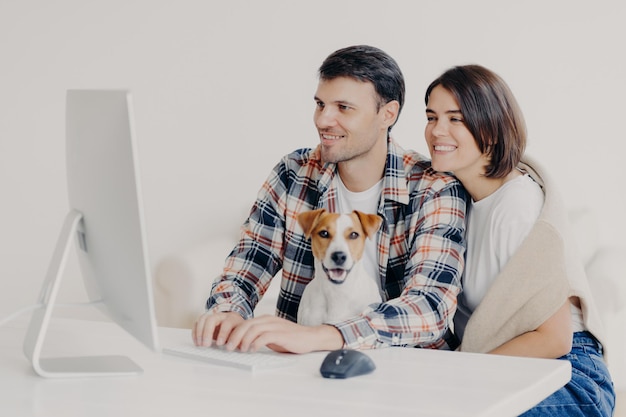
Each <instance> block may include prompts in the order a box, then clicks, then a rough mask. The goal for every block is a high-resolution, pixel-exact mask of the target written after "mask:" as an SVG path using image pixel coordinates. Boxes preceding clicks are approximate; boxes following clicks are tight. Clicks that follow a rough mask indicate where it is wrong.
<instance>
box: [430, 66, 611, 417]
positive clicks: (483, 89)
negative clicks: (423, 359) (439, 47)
mask: <svg viewBox="0 0 626 417" xmlns="http://www.w3.org/2000/svg"><path fill="white" fill-rule="evenodd" d="M425 101H426V117H427V119H428V122H427V125H426V129H425V136H426V142H427V144H428V147H429V151H430V155H431V159H432V167H433V168H434V169H435V170H437V171H448V172H452V173H454V175H455V176H456V177H457V178H458V179H459V180H460V181H461V182H462V183H463V185H464V186H465V188H466V189H467V191H468V193H469V194H470V196H471V198H472V201H471V204H470V205H469V207H470V208H469V212H468V220H467V221H468V226H467V245H468V248H467V259H466V266H465V273H464V276H463V292H462V294H461V295H460V297H459V306H458V311H457V314H456V316H455V332H456V334H457V335H458V337H459V339H460V340H461V347H460V349H461V350H464V351H470V352H489V353H494V354H504V355H514V356H532V357H543V358H560V359H563V360H569V361H570V362H571V365H572V378H571V380H570V382H569V383H568V384H567V385H566V386H565V387H563V388H562V389H560V390H559V391H557V392H556V393H554V394H553V395H551V396H550V397H548V398H547V399H545V400H544V401H542V402H541V403H540V404H538V405H537V406H536V407H534V408H533V409H531V410H529V411H528V412H527V413H526V414H524V415H529V416H530V415H542V416H545V415H550V416H561V415H563V416H577V415H580V416H592V415H594V416H595V415H597V416H610V415H612V413H613V407H614V404H615V393H614V391H613V383H612V381H611V377H610V375H609V373H608V369H607V368H606V365H605V363H604V360H603V347H602V344H601V343H600V340H601V338H602V325H601V323H600V322H599V318H598V314H597V312H596V310H595V306H594V304H593V300H592V298H591V295H590V290H589V287H588V283H587V278H586V276H585V273H584V270H583V268H582V265H581V264H580V262H579V261H578V257H577V256H576V254H575V253H573V252H572V248H570V246H569V245H570V243H571V242H572V239H571V238H570V237H569V235H568V233H569V232H568V230H567V224H566V216H567V214H566V211H565V209H564V207H563V206H562V203H561V200H560V198H559V196H558V195H557V191H556V190H555V188H554V185H553V184H552V182H551V180H550V179H549V178H548V177H547V176H546V174H545V172H544V171H543V170H542V169H541V168H540V167H539V166H538V165H537V164H536V163H534V162H530V161H529V160H526V158H524V161H523V162H522V161H521V159H522V155H523V153H524V149H525V145H526V128H525V123H524V119H523V116H522V113H521V111H520V109H519V107H518V105H517V102H516V100H515V98H514V96H513V94H512V93H511V91H510V90H509V88H508V86H507V85H506V83H505V82H504V81H503V80H502V79H501V78H500V77H499V76H498V75H496V74H494V73H493V72H491V71H490V70H488V69H486V68H484V67H481V66H478V65H467V66H459V67H454V68H451V69H449V70H448V71H446V72H445V73H443V74H442V75H441V76H440V77H439V78H437V79H436V80H435V81H433V82H432V83H431V84H430V86H429V87H428V89H427V91H426V97H425Z"/></svg>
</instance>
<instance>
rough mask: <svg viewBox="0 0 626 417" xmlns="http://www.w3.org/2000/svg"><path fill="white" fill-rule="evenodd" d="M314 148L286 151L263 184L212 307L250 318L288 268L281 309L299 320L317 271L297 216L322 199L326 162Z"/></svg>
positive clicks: (216, 284) (213, 294)
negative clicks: (302, 301) (320, 186)
mask: <svg viewBox="0 0 626 417" xmlns="http://www.w3.org/2000/svg"><path fill="white" fill-rule="evenodd" d="M310 152H311V150H310V149H301V150H298V151H295V152H293V153H292V154H290V155H287V156H285V157H284V158H283V159H282V160H281V161H280V162H279V163H278V164H277V165H276V166H275V167H274V169H273V170H272V172H271V173H270V175H269V176H268V178H267V179H266V181H265V182H264V183H263V186H262V187H261V189H260V190H259V193H258V195H257V198H256V201H255V203H254V205H253V207H252V209H251V212H250V215H249V217H248V219H247V220H246V222H245V223H244V224H243V226H242V228H241V237H240V239H239V242H238V244H237V245H236V246H235V248H234V249H233V251H232V252H231V253H230V255H229V256H228V257H227V259H226V263H225V266H224V270H223V272H222V274H221V276H220V277H218V279H217V280H216V281H215V282H214V284H213V288H212V290H211V295H210V297H209V299H208V300H207V303H206V307H207V310H209V311H235V312H238V313H239V314H241V316H242V317H244V318H245V319H248V318H251V317H252V316H253V311H254V307H255V306H256V304H257V303H258V301H259V300H260V298H261V297H262V296H263V294H264V293H265V291H266V290H267V288H268V287H269V285H270V283H271V280H272V278H273V277H274V276H275V275H276V274H277V273H278V272H279V271H280V270H281V269H282V270H283V272H282V275H283V280H282V282H281V292H280V295H279V302H278V305H277V315H278V316H280V317H283V318H287V319H290V320H292V321H295V320H296V317H297V310H298V305H299V302H300V297H301V295H302V291H304V287H305V286H306V284H307V283H308V282H309V281H310V280H311V279H312V277H313V273H314V272H313V267H312V265H313V259H312V254H311V253H310V249H309V248H308V244H307V242H306V239H305V237H304V236H303V235H302V234H301V233H297V232H296V231H295V230H296V228H297V220H296V216H297V214H298V213H299V212H301V211H306V210H311V209H313V208H315V206H316V204H318V200H319V193H318V189H317V177H318V175H319V170H320V168H321V165H320V164H319V163H318V162H316V160H315V159H314V158H310Z"/></svg>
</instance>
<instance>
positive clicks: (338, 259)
mask: <svg viewBox="0 0 626 417" xmlns="http://www.w3.org/2000/svg"><path fill="white" fill-rule="evenodd" d="M330 259H332V260H333V262H334V263H335V265H343V264H344V263H345V262H346V254H345V253H344V252H333V253H331V255H330Z"/></svg>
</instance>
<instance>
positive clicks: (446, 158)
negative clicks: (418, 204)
mask: <svg viewBox="0 0 626 417" xmlns="http://www.w3.org/2000/svg"><path fill="white" fill-rule="evenodd" d="M426 118H427V120H428V123H427V124H426V129H425V132H424V136H425V137H426V143H427V145H428V150H429V152H430V157H431V159H432V166H433V168H434V169H435V170H437V171H445V172H452V173H454V175H455V176H456V177H457V178H459V179H460V180H461V181H463V180H464V179H465V180H469V179H471V178H473V177H476V176H477V175H482V174H484V173H485V166H486V165H487V163H488V162H489V160H488V158H487V157H486V156H485V155H484V154H483V153H482V152H481V151H480V150H479V149H478V145H477V144H476V140H475V139H474V136H473V135H472V134H471V133H470V131H469V129H468V128H467V126H465V123H464V121H463V114H462V113H461V108H460V106H459V104H458V103H457V101H456V99H455V98H454V96H453V95H452V93H450V92H449V91H448V90H446V89H445V88H443V87H442V86H441V85H438V86H436V87H435V88H434V89H433V90H432V91H431V93H430V97H429V99H428V105H427V107H426Z"/></svg>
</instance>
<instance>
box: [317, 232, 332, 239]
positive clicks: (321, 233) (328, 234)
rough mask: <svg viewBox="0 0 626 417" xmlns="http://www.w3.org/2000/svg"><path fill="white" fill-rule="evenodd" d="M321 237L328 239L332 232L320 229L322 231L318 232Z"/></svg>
mask: <svg viewBox="0 0 626 417" xmlns="http://www.w3.org/2000/svg"><path fill="white" fill-rule="evenodd" d="M318 235H319V237H321V238H322V239H328V238H329V237H330V233H328V230H320V232H319V233H318Z"/></svg>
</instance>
